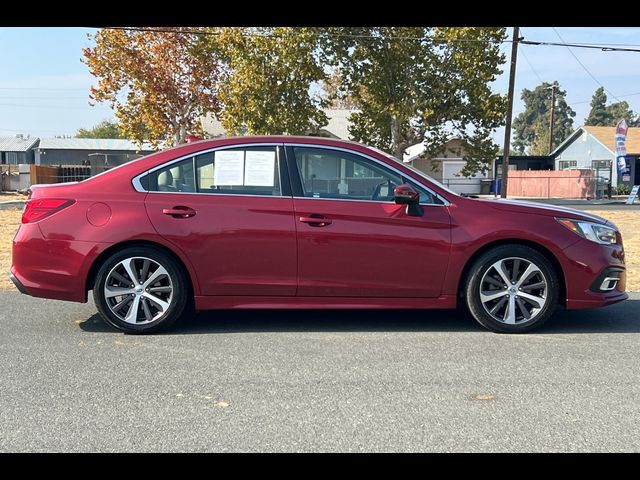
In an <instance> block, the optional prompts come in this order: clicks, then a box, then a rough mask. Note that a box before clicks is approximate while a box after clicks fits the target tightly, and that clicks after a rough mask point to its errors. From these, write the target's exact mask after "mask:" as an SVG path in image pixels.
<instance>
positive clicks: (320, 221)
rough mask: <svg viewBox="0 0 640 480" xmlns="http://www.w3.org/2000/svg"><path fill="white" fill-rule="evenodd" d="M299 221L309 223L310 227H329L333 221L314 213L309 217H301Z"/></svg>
mask: <svg viewBox="0 0 640 480" xmlns="http://www.w3.org/2000/svg"><path fill="white" fill-rule="evenodd" d="M298 221H300V222H302V223H308V224H309V226H310V227H326V226H327V225H331V219H330V218H327V217H325V216H324V215H320V214H319V213H312V214H311V215H309V216H308V217H299V218H298Z"/></svg>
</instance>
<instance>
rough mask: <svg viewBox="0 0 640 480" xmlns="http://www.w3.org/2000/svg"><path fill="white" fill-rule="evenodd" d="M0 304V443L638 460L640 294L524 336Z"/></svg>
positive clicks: (390, 324) (271, 316) (396, 321)
mask: <svg viewBox="0 0 640 480" xmlns="http://www.w3.org/2000/svg"><path fill="white" fill-rule="evenodd" d="M0 302H1V303H2V311H1V313H0V329H1V332H0V365H1V367H0V450H1V451H336V450H337V451H636V452H637V451H640V401H639V400H638V399H639V398H640V368H639V366H640V348H639V347H640V294H633V296H632V299H631V300H629V301H627V302H625V303H623V304H619V305H614V306H611V307H608V308H604V309H599V310H591V311H582V312H560V313H559V314H558V316H557V317H556V319H555V320H554V321H552V323H550V324H548V326H547V327H545V328H544V329H543V330H541V331H540V332H538V333H534V334H528V335H520V336H513V335H497V334H493V333H489V332H487V331H485V330H483V329H482V328H480V327H479V326H477V325H476V324H475V323H474V322H473V321H472V320H470V319H469V318H466V317H465V316H463V315H460V314H458V313H455V312H447V311H437V312H433V311H431V312H429V311H423V312H419V311H408V312H405V311H380V310H379V311H373V312H363V311H360V312H345V311H339V312H332V311H311V312H296V311H288V312H273V311H271V312H268V311H247V312H214V313H208V314H206V315H200V316H199V317H197V318H196V319H193V320H191V321H188V322H186V323H185V324H183V325H181V326H180V328H179V329H178V330H175V331H173V332H171V333H167V334H164V335H156V336H147V337H139V336H126V335H122V334H120V333H118V332H115V331H113V330H111V329H110V328H109V327H107V326H105V325H104V324H103V323H102V322H101V321H100V320H99V319H98V317H97V315H96V313H95V307H94V306H93V305H92V304H88V305H79V304H72V303H64V302H56V301H45V300H38V299H33V298H30V297H26V296H23V295H20V294H18V293H14V292H6V293H2V294H0Z"/></svg>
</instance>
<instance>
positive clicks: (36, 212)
mask: <svg viewBox="0 0 640 480" xmlns="http://www.w3.org/2000/svg"><path fill="white" fill-rule="evenodd" d="M74 203H75V200H67V199H64V198H38V199H36V200H27V202H26V204H25V206H24V212H22V223H33V222H37V221H39V220H42V219H43V218H46V217H48V216H49V215H53V214H54V213H56V212H59V211H60V210H62V209H63V208H67V207H68V206H70V205H73V204H74Z"/></svg>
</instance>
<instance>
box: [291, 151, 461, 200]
mask: <svg viewBox="0 0 640 480" xmlns="http://www.w3.org/2000/svg"><path fill="white" fill-rule="evenodd" d="M284 146H285V147H294V148H295V147H305V148H319V149H324V150H336V151H339V152H345V153H350V154H351V155H358V156H360V157H363V158H366V159H367V160H371V161H372V162H375V163H377V164H378V165H380V166H382V167H384V168H387V169H389V170H392V171H394V172H395V173H397V174H398V175H400V177H402V178H409V179H410V180H411V181H413V182H414V183H416V184H418V185H419V186H420V187H422V188H424V189H425V190H426V191H428V192H429V193H431V194H432V195H433V196H434V197H436V198H438V199H440V201H442V202H443V205H438V204H437V203H421V204H420V205H432V206H434V207H448V206H449V205H450V204H451V203H450V202H449V200H447V199H446V198H444V197H443V196H442V195H440V194H438V193H436V192H434V191H433V190H432V189H430V188H429V187H427V186H425V185H424V184H423V183H422V182H419V181H418V180H416V179H415V178H413V177H410V176H409V175H407V174H406V173H404V172H402V171H401V170H398V169H397V168H395V167H393V166H391V165H389V164H388V163H386V162H383V161H382V160H378V159H377V158H374V157H372V156H370V155H367V154H366V153H362V152H358V151H355V150H350V149H348V148H342V147H334V146H331V145H318V144H316V143H287V142H285V143H284ZM298 173H300V172H298ZM300 180H302V179H300ZM296 198H307V199H314V200H339V201H349V202H378V201H377V200H358V199H352V198H343V199H341V198H314V197H296ZM378 203H391V202H378Z"/></svg>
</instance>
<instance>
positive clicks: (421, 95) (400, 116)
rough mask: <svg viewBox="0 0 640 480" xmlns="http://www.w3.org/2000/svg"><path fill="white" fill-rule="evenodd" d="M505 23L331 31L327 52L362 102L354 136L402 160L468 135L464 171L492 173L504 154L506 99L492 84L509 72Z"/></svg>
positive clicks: (352, 130) (355, 118)
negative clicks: (413, 150)
mask: <svg viewBox="0 0 640 480" xmlns="http://www.w3.org/2000/svg"><path fill="white" fill-rule="evenodd" d="M505 33H506V32H505V29H504V28H479V27H473V28H466V27H465V28H453V27H451V28H433V27H428V28H423V27H410V28H408V27H376V28H372V27H364V28H331V29H327V31H326V33H325V35H324V40H323V43H324V45H325V46H324V48H323V51H324V52H325V54H326V56H327V61H328V62H329V63H332V64H335V65H337V66H338V67H339V73H340V78H341V79H342V81H343V83H344V85H343V90H345V91H346V92H348V94H349V95H351V96H352V97H353V98H354V100H355V101H356V102H357V104H358V105H359V107H360V111H359V112H357V113H354V114H352V115H351V121H352V125H351V127H350V133H351V136H352V137H353V138H354V139H355V140H357V141H361V142H364V143H368V144H372V145H374V146H376V147H378V148H380V149H382V150H385V151H387V152H389V153H391V154H393V155H395V156H396V157H397V158H400V159H401V158H402V156H403V153H404V151H405V149H406V148H407V147H409V146H411V145H414V144H416V143H420V142H423V143H424V144H425V147H426V149H427V150H426V154H427V155H431V156H433V155H435V154H437V152H438V151H440V150H441V149H442V147H443V145H444V144H445V143H446V141H447V139H448V138H450V137H451V136H454V135H455V136H457V137H459V138H461V140H462V147H463V152H462V154H463V156H464V158H465V160H466V165H465V168H464V169H463V172H462V173H463V175H472V174H474V173H476V172H478V171H487V170H488V169H489V168H490V166H491V162H492V160H493V159H494V158H495V155H496V153H497V151H498V146H497V145H496V144H495V143H494V142H493V141H492V140H491V137H490V135H491V133H492V132H493V131H494V130H495V129H496V128H498V127H499V126H501V125H503V124H504V121H505V112H506V98H505V96H503V95H500V94H498V93H495V92H493V91H492V89H491V86H490V83H491V82H492V81H493V80H495V78H496V77H497V76H498V75H499V74H500V73H502V70H501V69H500V66H501V64H502V63H503V62H504V55H503V54H502V53H501V52H500V42H501V41H502V40H504V38H505Z"/></svg>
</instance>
